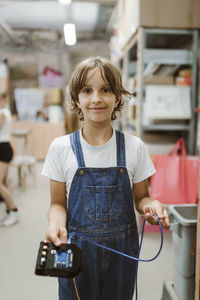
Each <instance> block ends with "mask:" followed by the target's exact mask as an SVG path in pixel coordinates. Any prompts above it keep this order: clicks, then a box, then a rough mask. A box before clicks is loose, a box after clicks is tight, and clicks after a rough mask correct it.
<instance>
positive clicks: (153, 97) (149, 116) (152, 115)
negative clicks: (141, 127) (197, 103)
mask: <svg viewBox="0 0 200 300" xmlns="http://www.w3.org/2000/svg"><path fill="white" fill-rule="evenodd" d="M190 99H191V97H190V87H188V86H175V85H168V86H166V85H147V86H146V88H145V102H144V103H143V121H144V123H151V121H152V120H154V119H156V120H162V119H174V120H177V119H179V120H181V119H190V118H191V100H190Z"/></svg>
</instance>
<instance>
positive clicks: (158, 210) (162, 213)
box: [144, 200, 170, 229]
mask: <svg viewBox="0 0 200 300" xmlns="http://www.w3.org/2000/svg"><path fill="white" fill-rule="evenodd" d="M152 214H154V215H156V216H157V217H158V218H159V219H160V222H161V224H162V227H163V228H165V229H169V227H170V222H169V216H168V213H167V210H166V208H164V207H163V206H162V204H161V203H160V202H159V201H158V200H152V202H151V203H149V204H147V205H145V206H144V217H145V219H146V220H147V221H148V222H149V223H150V224H152V225H158V221H157V220H156V218H155V217H154V216H153V215H152Z"/></svg>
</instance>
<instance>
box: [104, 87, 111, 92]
mask: <svg viewBox="0 0 200 300" xmlns="http://www.w3.org/2000/svg"><path fill="white" fill-rule="evenodd" d="M103 91H104V93H110V92H111V89H110V88H104V89H103Z"/></svg>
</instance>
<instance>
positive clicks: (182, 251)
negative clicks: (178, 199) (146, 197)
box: [168, 204, 197, 300]
mask: <svg viewBox="0 0 200 300" xmlns="http://www.w3.org/2000/svg"><path fill="white" fill-rule="evenodd" d="M168 210H169V214H170V221H171V226H170V227H171V230H172V246H173V257H174V289H175V291H176V293H177V295H178V297H179V298H180V299H181V300H192V299H194V285H195V257H194V256H193V255H192V254H191V249H192V246H193V243H194V239H195V232H196V223H197V205H195V204H184V205H170V206H169V207H168Z"/></svg>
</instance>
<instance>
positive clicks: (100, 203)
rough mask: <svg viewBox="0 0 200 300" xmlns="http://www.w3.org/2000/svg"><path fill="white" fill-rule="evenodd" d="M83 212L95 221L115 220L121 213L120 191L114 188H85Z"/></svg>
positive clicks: (119, 188) (117, 187) (116, 186)
mask: <svg viewBox="0 0 200 300" xmlns="http://www.w3.org/2000/svg"><path fill="white" fill-rule="evenodd" d="M84 197H85V199H84V202H85V205H84V206H85V211H86V213H87V215H88V217H89V218H90V219H92V220H95V221H103V222H105V221H111V220H113V219H117V218H118V217H119V215H120V213H121V211H122V189H121V186H120V185H115V186H89V185H87V186H86V187H85V195H84Z"/></svg>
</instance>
